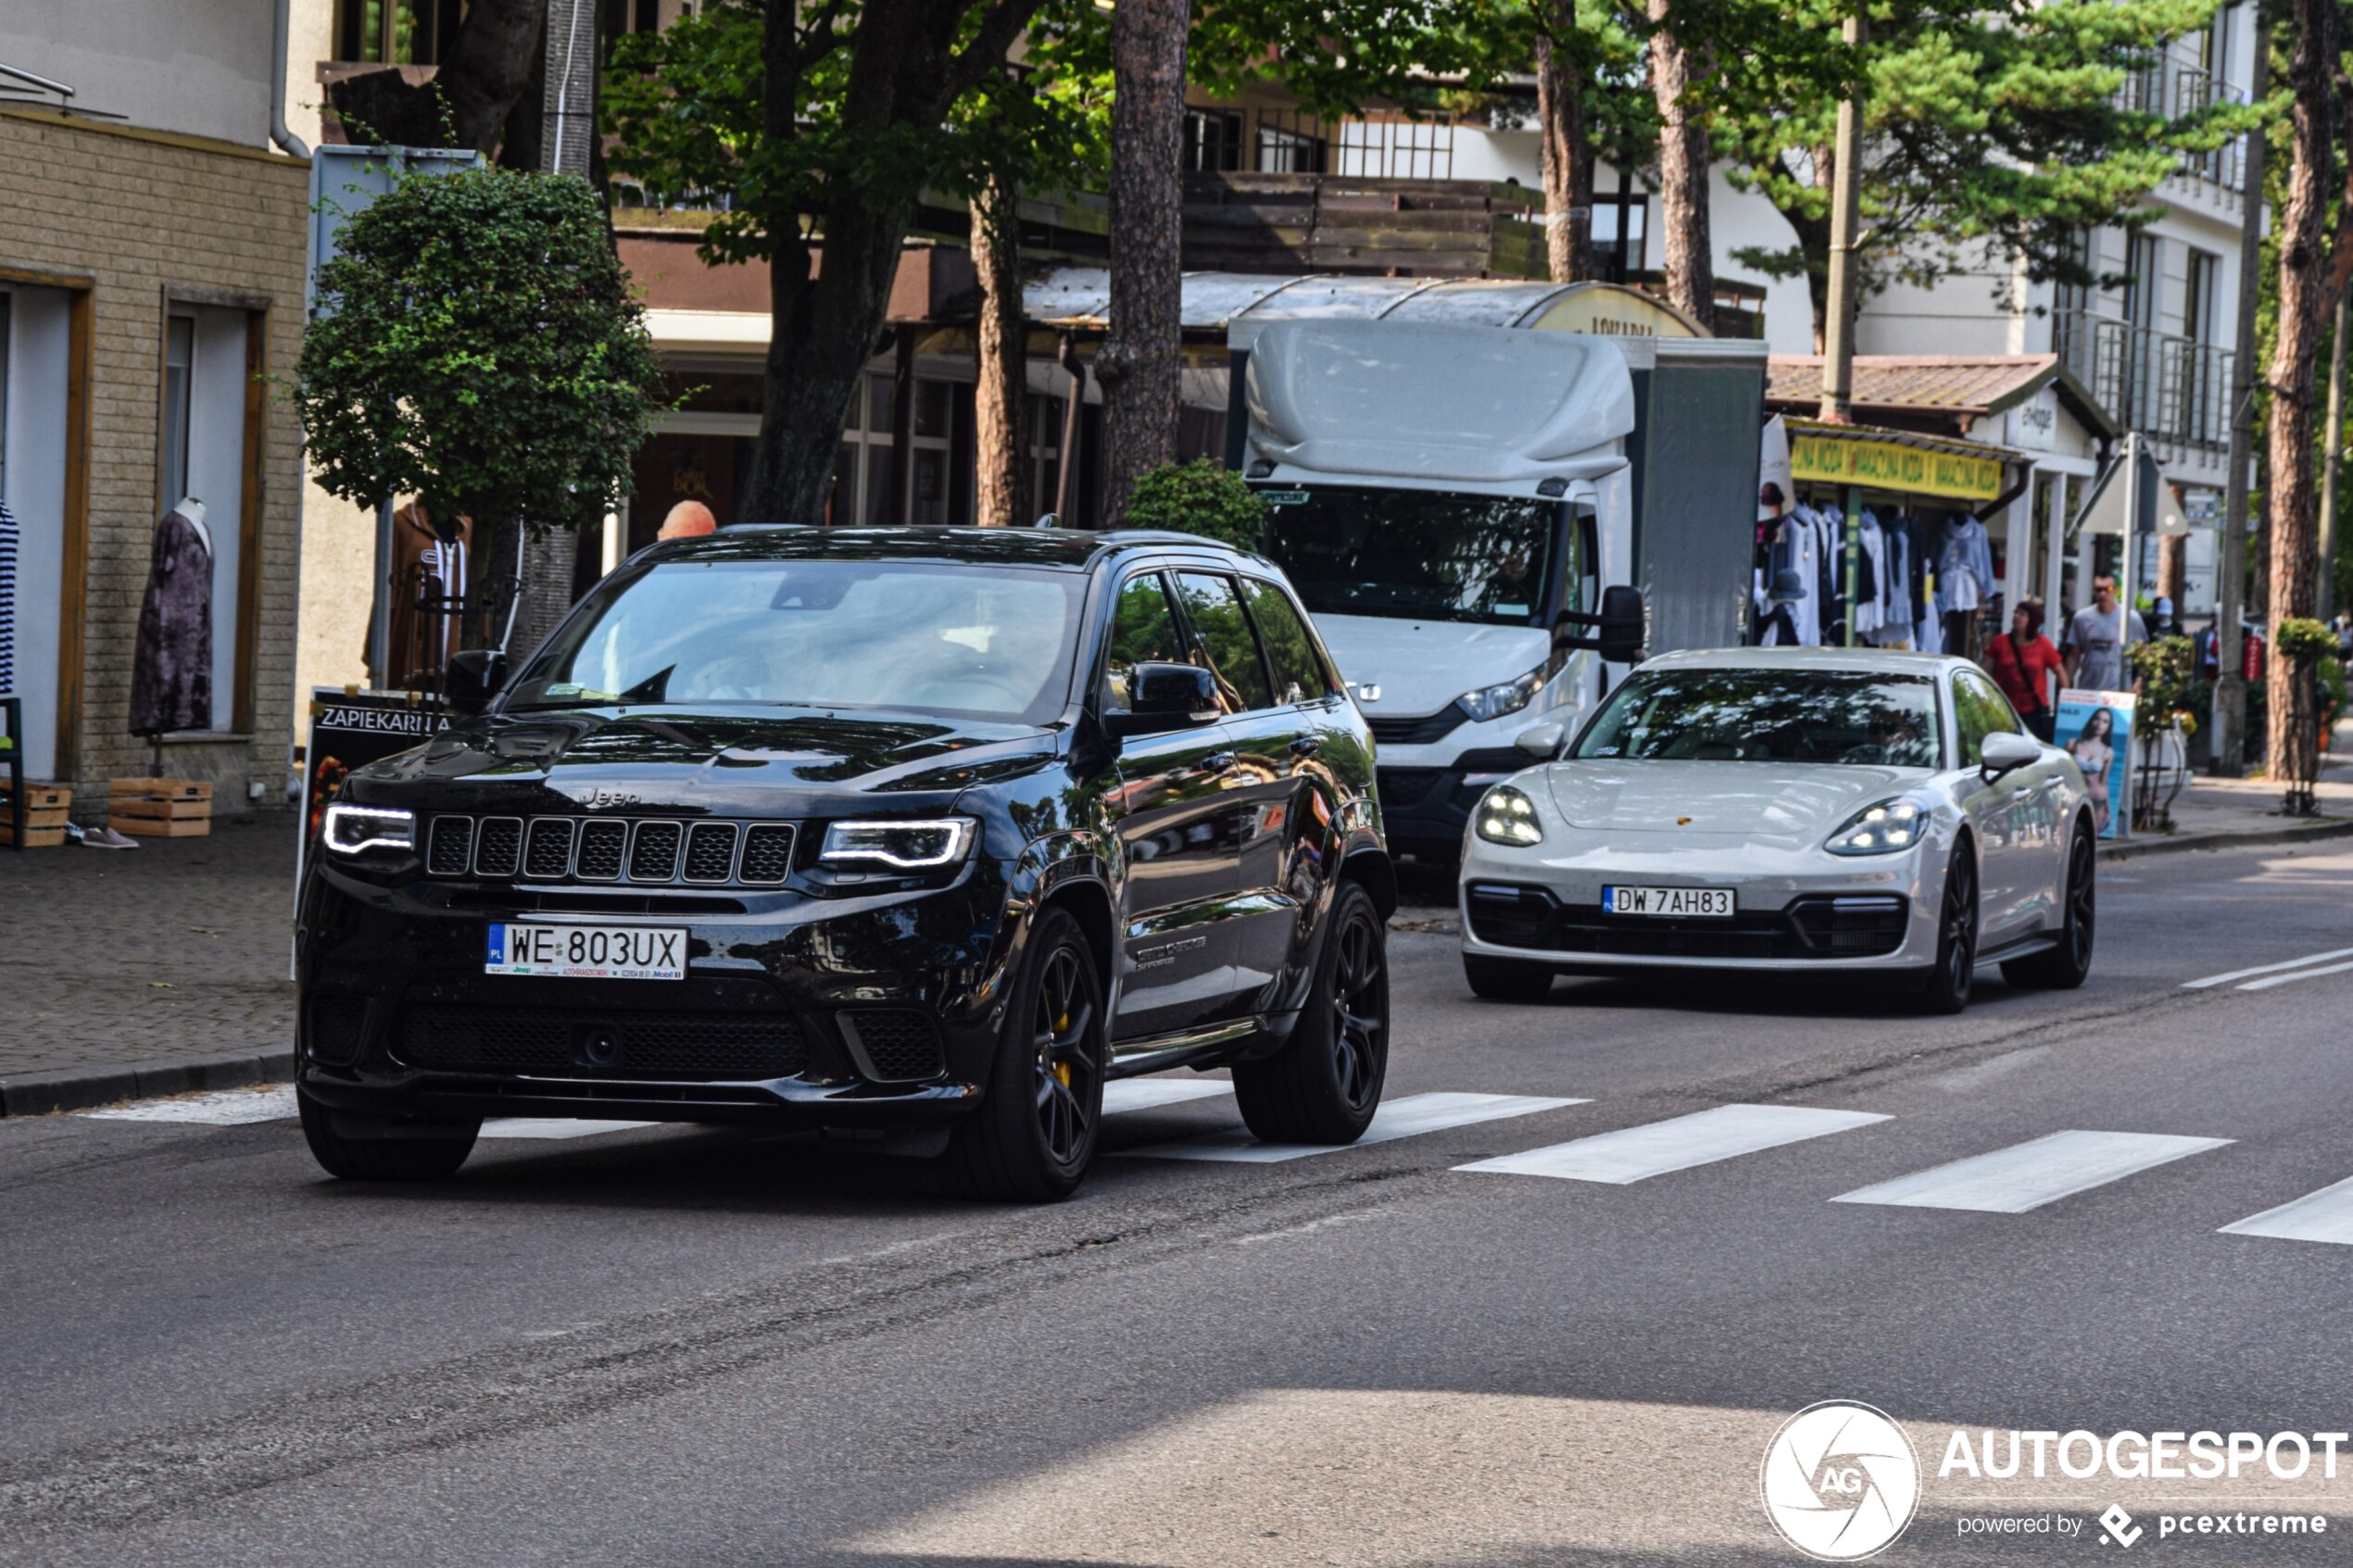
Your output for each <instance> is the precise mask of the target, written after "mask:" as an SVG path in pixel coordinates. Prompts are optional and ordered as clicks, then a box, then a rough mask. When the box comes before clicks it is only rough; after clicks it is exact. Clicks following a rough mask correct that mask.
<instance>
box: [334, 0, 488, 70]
mask: <svg viewBox="0 0 2353 1568" xmlns="http://www.w3.org/2000/svg"><path fill="white" fill-rule="evenodd" d="M465 9H466V0H336V6H335V58H336V59H338V60H346V61H351V62H355V63H363V62H364V63H367V64H372V65H396V66H430V65H438V64H439V63H440V62H441V52H442V51H443V50H444V49H446V48H447V47H448V45H449V41H450V40H451V39H452V38H453V37H455V36H456V35H457V31H458V23H459V20H460V19H462V18H463V17H464V16H465Z"/></svg>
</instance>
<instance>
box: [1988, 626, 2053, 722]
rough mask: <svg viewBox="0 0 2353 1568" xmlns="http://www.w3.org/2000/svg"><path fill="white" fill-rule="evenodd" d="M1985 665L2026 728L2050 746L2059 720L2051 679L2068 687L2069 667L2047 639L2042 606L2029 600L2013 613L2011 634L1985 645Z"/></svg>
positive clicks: (2009, 632) (2005, 634)
mask: <svg viewBox="0 0 2353 1568" xmlns="http://www.w3.org/2000/svg"><path fill="white" fill-rule="evenodd" d="M1984 664H1985V669H1986V672H1987V673H1988V674H1990V675H1992V676H1993V677H1994V684H1996V685H1998V686H2000V687H2001V688H2002V695H2003V696H2007V697H2008V698H2009V699H2010V706H2011V707H2012V708H2015V709H2018V716H2019V717H2020V719H2023V720H2024V721H2026V727H2027V728H2028V729H2030V730H2032V731H2033V732H2034V734H2037V735H2039V736H2041V737H2042V739H2043V740H2044V741H2045V742H2048V741H2049V740H2050V738H2051V733H2052V731H2053V729H2054V728H2055V727H2056V724H2057V718H2058V714H2057V710H2056V709H2054V707H2053V706H2052V696H2051V692H2052V686H2051V680H2050V678H2051V676H2053V675H2054V674H2056V675H2058V676H2059V677H2060V682H2061V684H2065V680H2066V666H2065V665H2064V664H2062V663H2060V662H2059V651H2058V649H2057V648H2055V647H2053V646H2051V639H2050V638H2048V637H2045V635H2043V607H2042V606H2041V605H2039V604H2036V603H2035V602H2034V601H2033V600H2032V599H2027V600H2025V601H2023V602H2022V603H2020V606H2019V607H2018V608H2017V609H2016V610H2014V611H2012V612H2011V614H2010V629H2009V631H2008V632H2007V633H2004V634H2003V635H2001V636H1998V637H1995V638H1994V640H1993V641H1991V642H1989V643H1987V644H1986V645H1985V659H1984Z"/></svg>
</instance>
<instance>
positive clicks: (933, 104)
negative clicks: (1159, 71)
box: [738, 0, 1173, 523]
mask: <svg viewBox="0 0 2353 1568" xmlns="http://www.w3.org/2000/svg"><path fill="white" fill-rule="evenodd" d="M1037 8H1038V0H992V3H991V4H990V5H989V6H988V9H987V11H986V12H985V14H984V15H983V16H982V19H981V21H980V23H979V26H978V29H977V31H976V32H975V34H974V35H972V36H971V37H970V39H969V41H968V42H967V43H966V44H965V45H964V48H963V51H962V52H961V53H960V52H958V51H957V50H956V49H955V44H956V41H957V39H958V37H959V35H960V33H961V32H962V31H963V29H964V27H965V24H966V22H967V21H968V20H969V19H970V16H971V14H972V12H973V11H974V10H975V6H973V5H972V4H971V3H970V0H869V3H868V4H867V5H866V6H865V7H864V8H863V9H862V11H861V12H860V13H859V16H858V22H857V28H856V33H855V36H854V37H853V39H852V41H851V45H850V50H851V53H850V66H849V83H848V86H847V88H846V90H845V91H844V93H843V96H842V107H841V129H842V132H843V133H844V135H846V136H847V137H848V138H849V140H850V142H851V143H852V144H858V143H860V142H866V143H870V144H875V145H884V144H888V142H889V139H890V138H891V136H892V135H893V134H894V132H896V131H897V130H898V128H900V127H904V126H909V125H920V126H931V125H937V123H939V121H940V120H941V119H943V118H945V117H946V115H947V113H948V111H949V109H950V107H951V106H952V105H953V104H954V102H955V100H956V97H957V95H958V94H960V93H961V92H962V91H963V89H965V88H966V87H969V86H970V85H971V83H972V82H973V81H975V80H976V79H977V78H978V76H979V74H980V73H981V72H982V71H984V70H991V69H999V68H1000V67H1001V66H1002V64H1003V61H1004V58H1005V53H1006V51H1007V49H1009V48H1010V47H1011V46H1012V44H1013V41H1014V39H1015V38H1017V37H1018V36H1019V34H1020V32H1021V30H1022V28H1023V27H1024V26H1026V24H1027V22H1028V19H1029V18H1030V16H1031V15H1032V14H1033V13H1034V12H1035V11H1036V10H1037ZM798 9H799V7H798V6H794V5H793V4H792V3H791V0H769V6H768V13H767V28H766V31H765V35H764V38H763V42H762V45H761V59H762V65H763V66H764V68H765V84H764V86H763V88H762V93H761V110H762V115H763V125H762V128H761V129H762V133H763V135H764V137H765V139H766V140H767V142H768V143H769V144H771V145H772V146H775V147H779V148H782V147H785V146H786V145H787V144H789V143H790V142H791V141H793V140H794V139H795V138H796V137H797V136H798V135H799V123H798V119H797V110H798V108H799V76H800V50H799V26H798V18H797V16H796V12H797V10H798ZM784 156H786V157H789V156H790V155H789V154H788V153H787V154H786V155H784ZM1172 166H1173V159H1172ZM914 207H915V200H914V193H913V192H912V190H910V191H907V192H904V193H902V194H899V195H897V196H895V197H888V198H886V197H883V196H880V195H878V194H875V192H874V191H872V190H870V189H867V188H865V187H862V186H859V185H853V184H851V183H850V182H840V183H839V184H838V185H837V186H836V187H834V188H832V189H831V190H829V193H828V194H827V196H826V198H825V201H824V206H823V207H822V208H821V209H820V210H819V211H818V213H817V215H816V217H817V220H818V229H819V231H820V232H822V233H823V235H824V241H823V248H824V267H823V268H822V269H819V268H816V267H815V266H814V265H813V263H814V261H815V259H816V250H817V247H816V245H813V244H812V241H811V239H810V237H809V234H808V232H806V231H805V230H804V229H803V227H802V215H801V214H800V213H799V211H797V210H792V209H790V208H785V207H780V208H778V209H775V210H771V211H768V212H764V213H762V214H761V219H762V221H763V222H764V223H765V225H766V227H767V231H768V233H769V234H770V236H771V243H772V244H773V245H774V257H773V259H772V261H771V263H770V267H769V311H770V317H771V323H770V327H769V337H768V359H767V364H766V367H765V372H764V375H763V377H762V381H763V384H764V387H765V402H764V406H763V407H762V408H761V416H760V436H759V439H758V440H757V441H756V442H755V443H754V444H753V446H752V460H751V472H750V476H749V479H748V480H747V481H746V482H745V485H744V490H743V496H742V500H741V502H740V503H739V504H740V506H741V508H742V509H741V511H740V513H739V515H738V521H755V522H812V523H813V522H821V521H824V515H825V495H826V492H827V490H828V489H829V488H830V487H831V485H832V483H833V477H834V458H835V454H836V451H837V448H838V446H839V445H840V442H841V427H842V419H843V416H844V415H845V414H846V413H847V412H848V411H849V398H850V395H851V394H852V393H853V392H855V391H856V390H857V386H858V378H859V376H860V374H861V373H862V371H863V370H865V367H866V360H867V358H868V357H869V356H870V355H872V354H873V353H874V351H875V344H877V343H878V342H879V341H881V337H882V332H883V327H884V325H885V323H886V320H887V316H888V314H889V307H890V289H891V284H892V282H894V281H895V280H896V279H897V278H898V276H899V253H900V245H901V244H902V242H904V240H905V239H906V236H907V226H908V223H909V222H910V220H912V217H913V215H914Z"/></svg>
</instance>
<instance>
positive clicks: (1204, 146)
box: [1184, 106, 1454, 180]
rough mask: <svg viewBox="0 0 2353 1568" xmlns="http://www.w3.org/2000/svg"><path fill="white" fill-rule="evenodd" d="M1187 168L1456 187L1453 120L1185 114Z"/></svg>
mask: <svg viewBox="0 0 2353 1568" xmlns="http://www.w3.org/2000/svg"><path fill="white" fill-rule="evenodd" d="M1184 159H1185V163H1184V167H1185V169H1186V171H1187V172H1189V173H1197V174H1340V175H1345V176H1347V177H1348V178H1350V179H1356V180H1367V179H1372V180H1451V179H1453V174H1454V122H1453V118H1452V117H1451V116H1446V115H1440V116H1437V117H1434V118H1431V119H1408V118H1406V117H1405V116H1403V115H1396V114H1375V115H1369V116H1366V117H1365V118H1363V119H1322V118H1321V117H1319V116H1316V115H1312V114H1304V113H1302V112H1300V111H1299V110H1296V109H1269V108H1256V107H1240V108H1213V107H1201V106H1195V107H1190V108H1189V109H1187V110H1186V112H1185V152H1184Z"/></svg>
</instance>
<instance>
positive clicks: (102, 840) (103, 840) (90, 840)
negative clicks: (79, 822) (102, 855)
mask: <svg viewBox="0 0 2353 1568" xmlns="http://www.w3.org/2000/svg"><path fill="white" fill-rule="evenodd" d="M81 838H82V847H83V848H85V849H136V848H138V847H139V841H138V840H137V839H135V838H132V837H131V836H130V835H129V834H120V833H117V832H115V830H114V829H112V828H83V829H82V834H81Z"/></svg>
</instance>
